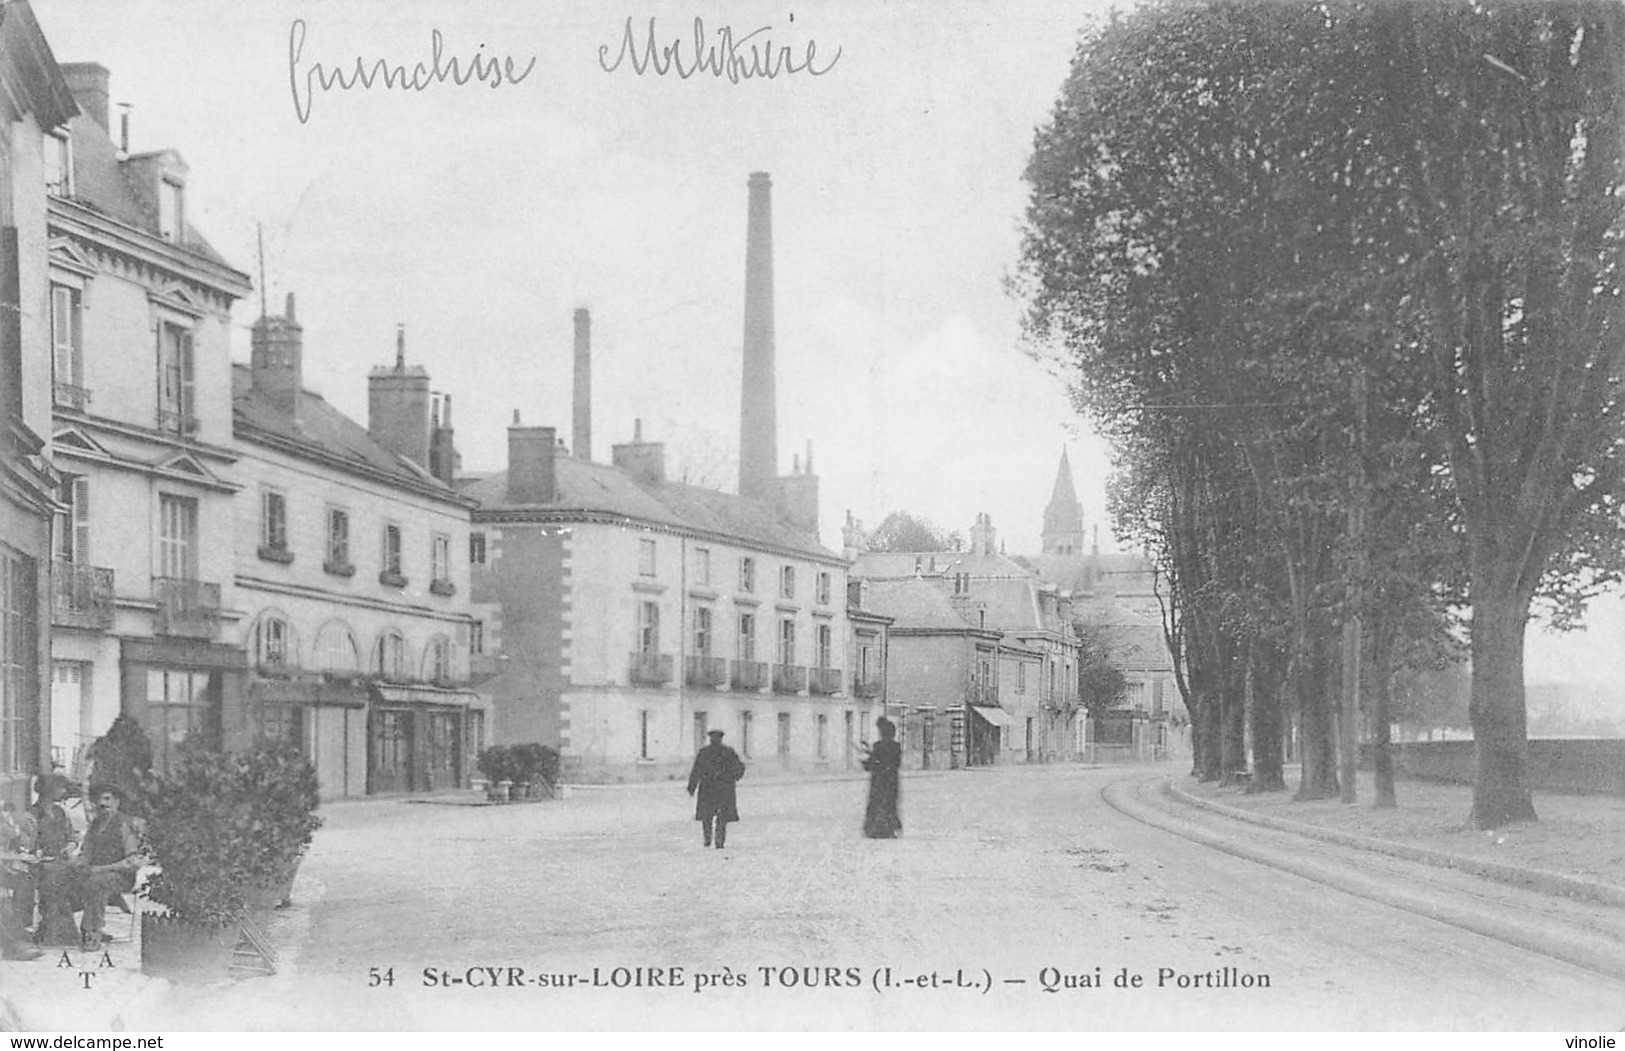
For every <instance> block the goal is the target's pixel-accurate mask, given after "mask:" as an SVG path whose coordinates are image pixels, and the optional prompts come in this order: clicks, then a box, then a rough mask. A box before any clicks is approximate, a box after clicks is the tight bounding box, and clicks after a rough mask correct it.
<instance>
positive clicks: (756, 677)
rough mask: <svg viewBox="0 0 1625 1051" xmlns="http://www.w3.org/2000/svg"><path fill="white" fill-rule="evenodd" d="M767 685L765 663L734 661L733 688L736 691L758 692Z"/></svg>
mask: <svg viewBox="0 0 1625 1051" xmlns="http://www.w3.org/2000/svg"><path fill="white" fill-rule="evenodd" d="M766 685H767V662H766V661H734V662H733V687H734V689H736V690H759V689H761V688H762V687H763V686H766Z"/></svg>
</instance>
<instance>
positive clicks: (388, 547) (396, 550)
mask: <svg viewBox="0 0 1625 1051" xmlns="http://www.w3.org/2000/svg"><path fill="white" fill-rule="evenodd" d="M382 561H383V566H384V568H383V569H382V571H380V572H379V574H378V579H379V581H380V582H381V583H384V584H389V585H392V586H394V587H402V586H404V585H405V584H406V576H405V574H403V573H402V572H401V527H400V526H398V525H395V524H394V523H390V524H388V525H385V526H384V550H383V560H382Z"/></svg>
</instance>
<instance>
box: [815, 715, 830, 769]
mask: <svg viewBox="0 0 1625 1051" xmlns="http://www.w3.org/2000/svg"><path fill="white" fill-rule="evenodd" d="M816 722H817V724H818V758H820V759H826V758H828V757H829V716H827V715H825V714H824V713H823V712H819V713H818V718H817V720H816Z"/></svg>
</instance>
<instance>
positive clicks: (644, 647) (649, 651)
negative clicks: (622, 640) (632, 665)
mask: <svg viewBox="0 0 1625 1051" xmlns="http://www.w3.org/2000/svg"><path fill="white" fill-rule="evenodd" d="M638 652H639V653H641V654H643V655H644V656H645V657H648V656H652V655H653V654H656V653H659V652H660V605H659V603H655V602H640V603H638Z"/></svg>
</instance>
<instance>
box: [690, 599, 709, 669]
mask: <svg viewBox="0 0 1625 1051" xmlns="http://www.w3.org/2000/svg"><path fill="white" fill-rule="evenodd" d="M694 652H695V653H697V654H699V655H700V656H701V657H709V656H711V608H710V607H709V606H698V607H696V608H695V610H694Z"/></svg>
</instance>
